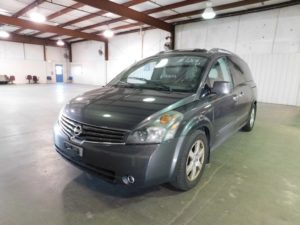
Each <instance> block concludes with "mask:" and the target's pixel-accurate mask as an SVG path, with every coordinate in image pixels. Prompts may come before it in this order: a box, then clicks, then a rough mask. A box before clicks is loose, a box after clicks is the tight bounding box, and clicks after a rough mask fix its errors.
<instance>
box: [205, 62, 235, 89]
mask: <svg viewBox="0 0 300 225" xmlns="http://www.w3.org/2000/svg"><path fill="white" fill-rule="evenodd" d="M215 81H227V82H230V83H233V82H232V77H231V74H230V70H229V68H228V65H227V60H226V59H225V58H220V59H218V60H217V61H216V62H215V64H214V65H213V66H212V68H211V70H210V72H209V74H208V85H209V86H210V87H213V85H214V82H215Z"/></svg>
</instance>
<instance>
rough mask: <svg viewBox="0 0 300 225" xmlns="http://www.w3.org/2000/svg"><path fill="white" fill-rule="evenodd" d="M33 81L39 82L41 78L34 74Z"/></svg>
mask: <svg viewBox="0 0 300 225" xmlns="http://www.w3.org/2000/svg"><path fill="white" fill-rule="evenodd" d="M32 81H33V83H35V84H37V83H38V82H39V78H38V77H37V76H32Z"/></svg>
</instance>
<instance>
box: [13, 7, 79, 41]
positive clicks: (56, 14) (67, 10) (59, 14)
mask: <svg viewBox="0 0 300 225" xmlns="http://www.w3.org/2000/svg"><path fill="white" fill-rule="evenodd" d="M83 6H84V4H82V3H75V4H74V5H71V6H69V7H66V8H64V9H62V10H59V11H57V12H55V13H53V14H51V15H49V16H47V18H46V20H47V21H49V20H52V19H55V18H56V17H59V16H62V15H64V14H67V13H69V12H72V11H73V10H76V9H78V8H81V7H83ZM22 30H24V29H22V28H21V29H19V30H16V31H15V33H18V32H21V31H22ZM42 33H43V32H38V33H35V34H34V35H33V36H38V35H40V34H42Z"/></svg>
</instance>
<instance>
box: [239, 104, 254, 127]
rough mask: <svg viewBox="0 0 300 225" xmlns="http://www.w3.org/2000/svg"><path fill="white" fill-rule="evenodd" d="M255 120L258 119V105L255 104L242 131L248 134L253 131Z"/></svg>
mask: <svg viewBox="0 0 300 225" xmlns="http://www.w3.org/2000/svg"><path fill="white" fill-rule="evenodd" d="M255 119H256V104H253V105H252V107H251V110H250V114H249V118H248V121H247V123H246V125H245V126H244V127H243V128H242V130H243V131H247V132H249V131H251V130H252V129H253V127H254V123H255Z"/></svg>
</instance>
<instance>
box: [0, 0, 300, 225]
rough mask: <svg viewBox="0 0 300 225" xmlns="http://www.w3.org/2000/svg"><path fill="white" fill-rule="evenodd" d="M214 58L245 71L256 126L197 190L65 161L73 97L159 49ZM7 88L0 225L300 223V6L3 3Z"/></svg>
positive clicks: (188, 1)
mask: <svg viewBox="0 0 300 225" xmlns="http://www.w3.org/2000/svg"><path fill="white" fill-rule="evenodd" d="M209 7H211V8H212V9H213V10H214V12H215V14H216V15H215V17H214V18H211V19H207V18H203V16H202V15H203V13H204V12H205V10H206V9H208V8H209ZM213 48H221V49H226V50H229V51H231V52H234V53H235V54H237V55H239V56H240V57H241V58H243V59H244V60H245V61H246V62H247V63H248V65H249V67H250V69H251V71H252V74H253V77H254V80H255V82H256V84H257V89H258V99H257V100H258V111H257V121H256V125H255V127H254V130H253V131H252V132H251V133H245V132H238V133H237V134H235V135H234V136H233V137H231V138H230V139H229V140H228V141H226V142H225V143H224V144H223V145H221V146H219V147H218V148H217V149H216V150H215V151H213V152H212V155H211V162H210V163H209V164H208V165H207V168H206V170H205V173H204V175H203V178H202V180H201V182H200V183H199V185H198V186H197V187H195V188H194V189H192V190H190V191H188V192H178V191H177V190H174V189H173V188H172V187H170V186H169V185H167V184H164V185H160V186H154V187H150V188H145V189H130V188H126V187H123V186H120V185H115V184H110V183H107V182H106V181H103V180H102V179H101V178H100V177H98V176H97V175H94V174H90V173H86V172H84V171H82V170H80V169H79V168H77V167H74V166H73V165H71V164H69V163H67V162H66V161H65V160H64V159H63V158H62V157H60V156H59V155H58V154H57V153H56V151H55V147H54V145H53V124H54V123H55V122H56V120H57V118H58V114H59V112H60V110H61V108H62V107H63V105H65V104H66V103H67V102H68V101H69V100H70V99H72V98H74V97H76V96H78V95H80V94H81V93H83V92H86V91H90V90H92V89H95V88H99V87H100V88H101V87H103V86H105V85H106V84H107V83H109V82H110V81H111V80H112V79H113V78H115V77H116V76H117V75H118V74H119V73H120V72H122V71H123V70H124V69H126V68H128V67H129V66H131V65H132V64H134V63H136V62H138V61H139V60H141V59H144V58H146V57H149V56H152V55H155V54H157V53H159V52H161V51H169V50H177V49H208V50H209V49H213ZM34 77H35V78H34ZM2 79H3V80H2ZM2 81H3V82H2ZM0 82H1V83H3V84H1V85H0V109H1V110H0V118H1V123H2V125H1V128H2V132H1V133H0V165H1V170H0V196H1V197H0V199H1V201H0V224H1V225H15V224H16V225H19V224H32V225H34V224H47V225H48V224H51V225H52V224H53V225H60V224H72V225H73V224H101V225H102V224H110V225H113V224H122V225H123V224H130V225H131V224H137V225H142V224H147V225H150V224H151V225H152V224H153V225H154V224H160V225H171V224H178V225H179V224H180V225H181V224H189V225H193V224H195V225H196V224H197V225H199V224H205V225H209V224H212V225H218V224H222V225H225V224H228V225H229V224H231V225H232V224H239V225H242V224H247V225H251V224H253V225H254V224H270V225H271V224H272V225H277V224H278V225H282V224H287V225H297V224H300V179H299V178H300V175H299V172H298V171H299V169H300V166H299V160H300V154H299V146H300V140H299V136H300V108H299V106H300V1H298V0H223V1H221V0H211V1H209V2H208V1H203V0H130V1H128V0H111V1H109V0H99V1H92V0H76V1H75V0H74V1H73V0H11V1H4V0H1V1H0ZM6 83H7V84H6Z"/></svg>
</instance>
